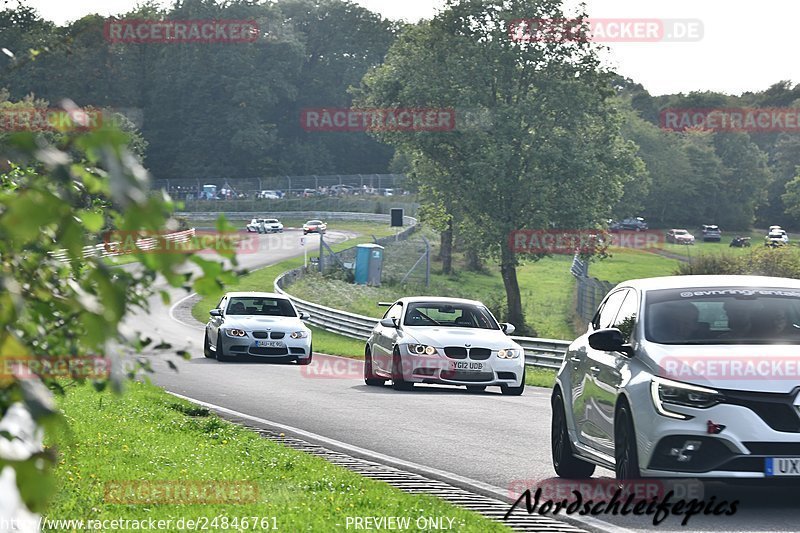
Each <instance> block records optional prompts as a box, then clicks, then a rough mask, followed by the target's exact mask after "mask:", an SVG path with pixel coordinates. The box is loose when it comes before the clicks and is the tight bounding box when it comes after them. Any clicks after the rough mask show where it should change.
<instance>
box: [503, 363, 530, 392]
mask: <svg viewBox="0 0 800 533" xmlns="http://www.w3.org/2000/svg"><path fill="white" fill-rule="evenodd" d="M500 392H502V393H503V394H505V395H506V396H520V395H522V393H523V392H525V369H524V368H523V369H522V382H521V383H520V385H519V387H509V386H508V385H500Z"/></svg>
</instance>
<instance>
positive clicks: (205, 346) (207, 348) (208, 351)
mask: <svg viewBox="0 0 800 533" xmlns="http://www.w3.org/2000/svg"><path fill="white" fill-rule="evenodd" d="M203 355H205V356H206V357H208V358H209V359H214V355H215V354H214V352H212V351H211V343H210V342H208V331H206V334H205V336H204V337H203Z"/></svg>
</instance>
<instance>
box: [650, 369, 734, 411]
mask: <svg viewBox="0 0 800 533" xmlns="http://www.w3.org/2000/svg"><path fill="white" fill-rule="evenodd" d="M650 395H651V396H652V397H653V404H654V405H655V407H656V410H657V411H658V412H659V414H661V415H663V416H667V417H670V418H678V419H680V420H688V419H690V418H692V417H691V416H689V415H685V414H682V413H678V412H676V411H672V410H670V409H669V406H670V405H682V406H684V407H694V408H696V409H708V408H709V407H713V406H715V405H717V404H718V403H720V402H721V401H722V395H721V394H720V393H719V392H717V391H715V390H714V389H707V388H705V387H698V386H697V385H689V384H688V383H679V382H677V381H672V380H670V379H664V378H653V381H652V382H651V383H650Z"/></svg>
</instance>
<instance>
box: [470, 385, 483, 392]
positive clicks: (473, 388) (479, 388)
mask: <svg viewBox="0 0 800 533" xmlns="http://www.w3.org/2000/svg"><path fill="white" fill-rule="evenodd" d="M467 390H468V391H469V392H483V391H485V390H486V385H467Z"/></svg>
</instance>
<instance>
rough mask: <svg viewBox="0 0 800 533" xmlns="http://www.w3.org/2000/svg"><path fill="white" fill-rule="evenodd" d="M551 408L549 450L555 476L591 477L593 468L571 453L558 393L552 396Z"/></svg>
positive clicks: (561, 400) (562, 402)
mask: <svg viewBox="0 0 800 533" xmlns="http://www.w3.org/2000/svg"><path fill="white" fill-rule="evenodd" d="M551 406H552V408H553V417H552V423H551V425H550V450H551V452H552V457H553V468H554V469H555V471H556V474H558V476H559V477H563V478H567V479H586V478H590V477H592V474H594V468H595V466H594V465H593V464H592V463H587V462H586V461H583V460H581V459H578V458H577V457H575V455H573V453H572V444H571V443H570V441H569V431H568V430H567V417H566V415H565V413H564V398H563V397H562V396H561V392H560V391H556V392H555V393H554V394H553V399H552V400H551Z"/></svg>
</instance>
